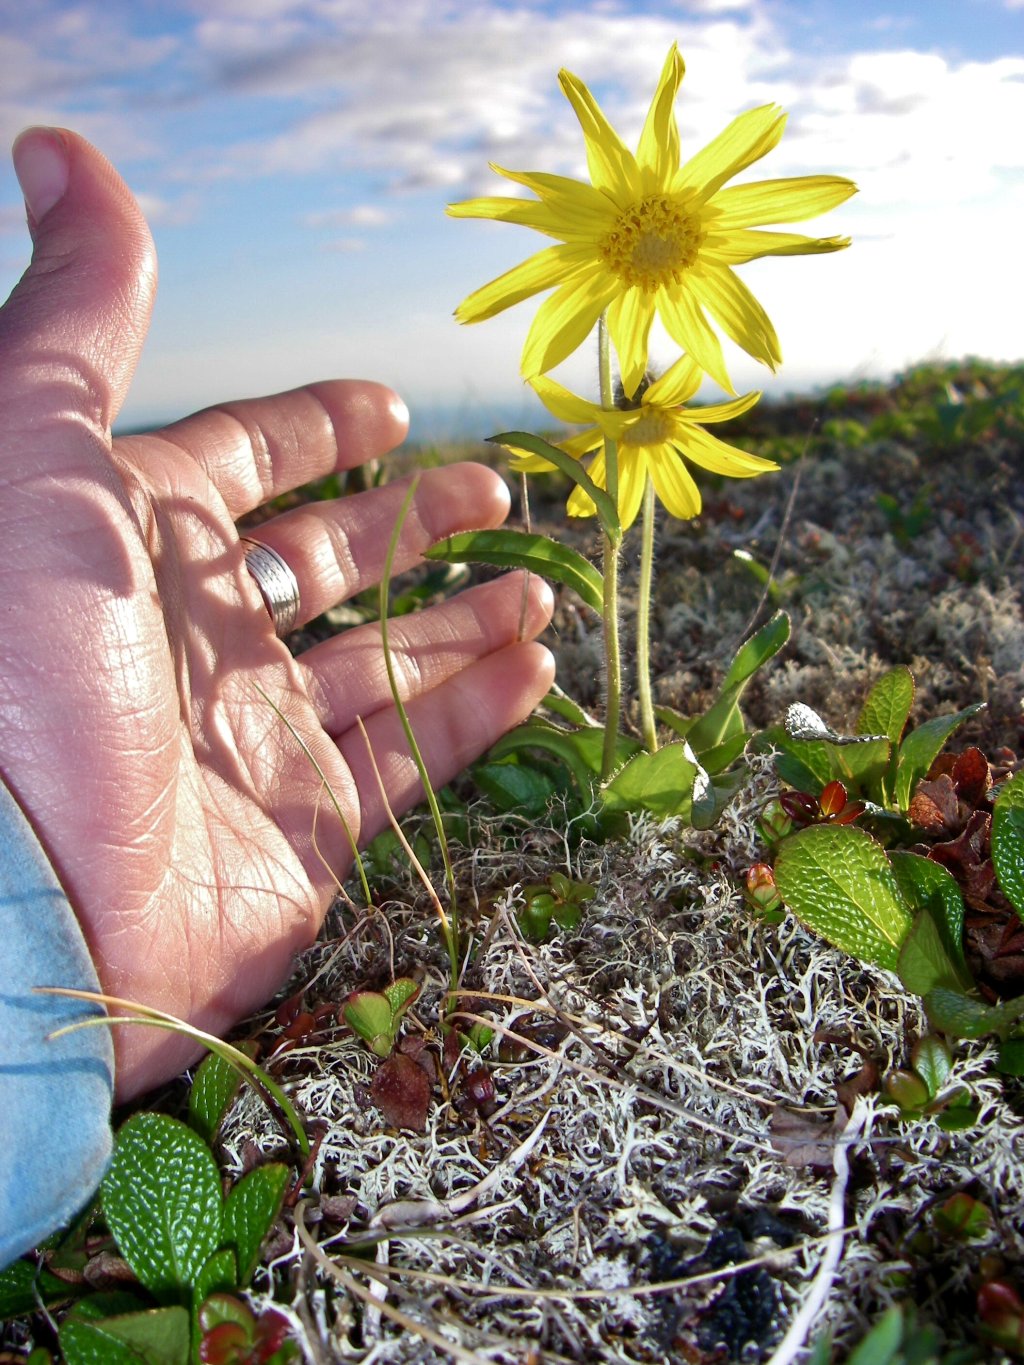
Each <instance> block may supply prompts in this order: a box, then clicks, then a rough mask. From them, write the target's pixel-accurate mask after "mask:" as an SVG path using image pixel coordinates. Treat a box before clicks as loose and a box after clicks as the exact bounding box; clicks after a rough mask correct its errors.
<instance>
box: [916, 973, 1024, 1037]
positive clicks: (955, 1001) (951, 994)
mask: <svg viewBox="0 0 1024 1365" xmlns="http://www.w3.org/2000/svg"><path fill="white" fill-rule="evenodd" d="M924 1008H925V1013H926V1014H927V1015H928V1018H929V1019H930V1020H931V1022H932V1025H933V1026H934V1027H935V1028H937V1029H939V1030H940V1031H941V1032H942V1033H948V1034H950V1035H951V1036H952V1037H953V1038H983V1037H984V1036H985V1034H986V1033H996V1034H1001V1033H1003V1032H1004V1030H1006V1029H1009V1028H1012V1027H1013V1025H1014V1024H1016V1023H1017V1021H1018V1020H1019V1019H1024V995H1021V996H1017V998H1016V999H1014V1000H1004V1001H1003V1002H1002V1004H999V1005H983V1004H982V1003H981V1001H980V1000H973V999H972V998H971V997H970V996H969V995H964V993H963V992H962V991H954V990H950V989H948V988H947V987H945V986H939V987H937V988H936V989H935V990H933V991H929V992H928V994H927V995H926V996H925V997H924Z"/></svg>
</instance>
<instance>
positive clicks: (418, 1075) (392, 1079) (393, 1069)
mask: <svg viewBox="0 0 1024 1365" xmlns="http://www.w3.org/2000/svg"><path fill="white" fill-rule="evenodd" d="M370 1097H371V1098H372V1100H373V1102H374V1104H375V1105H376V1106H377V1108H378V1109H380V1110H381V1112H382V1113H383V1115H384V1117H385V1118H386V1119H387V1121H388V1123H390V1124H391V1126H392V1127H393V1128H411V1129H412V1130H413V1132H414V1133H422V1132H423V1130H424V1128H426V1126H427V1109H428V1107H429V1105H430V1081H429V1080H428V1079H427V1076H426V1073H425V1072H424V1070H423V1068H422V1067H421V1066H420V1065H419V1063H418V1062H415V1061H413V1059H412V1058H411V1057H406V1056H405V1055H404V1054H403V1053H401V1052H394V1053H392V1055H391V1056H390V1057H389V1058H388V1059H387V1061H386V1062H382V1063H381V1065H380V1066H379V1067H378V1068H377V1071H376V1074H375V1075H374V1078H373V1081H372V1082H371V1085H370Z"/></svg>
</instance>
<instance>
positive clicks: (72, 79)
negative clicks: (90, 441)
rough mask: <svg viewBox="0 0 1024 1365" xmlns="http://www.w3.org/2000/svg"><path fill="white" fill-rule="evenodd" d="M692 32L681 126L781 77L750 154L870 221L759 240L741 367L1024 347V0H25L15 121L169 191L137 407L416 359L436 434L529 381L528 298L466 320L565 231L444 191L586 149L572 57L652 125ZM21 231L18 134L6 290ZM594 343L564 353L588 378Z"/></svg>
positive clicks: (7, 124) (512, 408)
mask: <svg viewBox="0 0 1024 1365" xmlns="http://www.w3.org/2000/svg"><path fill="white" fill-rule="evenodd" d="M672 41H677V42H678V43H679V46H680V49H681V51H682V53H683V56H684V58H685V59H686V64H687V75H686V79H685V81H684V83H683V88H682V93H681V95H680V99H679V101H678V104H677V113H678V117H679V122H680V129H681V133H682V138H683V145H684V148H691V149H693V150H697V149H698V148H699V147H700V146H701V145H703V143H704V142H706V141H707V140H708V139H709V138H711V137H712V136H714V134H715V133H716V132H718V131H719V130H720V128H721V127H722V126H724V124H725V123H726V122H728V121H729V119H731V118H732V117H733V116H734V115H735V114H736V113H738V112H740V111H741V110H743V109H746V108H750V107H753V106H755V105H758V104H763V103H766V102H769V101H776V102H778V103H779V104H781V105H782V106H783V107H784V108H785V109H787V110H788V111H789V113H790V121H789V126H788V129H787V133H786V136H785V137H784V139H783V141H782V144H781V146H780V147H779V148H778V149H777V150H776V151H775V152H773V153H772V154H771V155H770V156H769V157H768V158H766V159H765V160H764V161H763V162H761V163H760V164H759V165H758V166H755V167H754V168H752V169H751V171H750V172H748V173H747V177H746V178H752V179H761V178H772V177H775V176H779V175H801V174H812V173H815V172H819V171H833V172H837V173H840V174H843V175H847V176H850V177H851V178H852V179H854V180H856V181H857V182H858V184H859V186H860V188H861V192H860V194H859V195H858V196H857V198H856V199H854V200H853V201H851V202H850V203H848V204H847V205H844V206H843V207H842V208H840V209H838V210H837V211H835V212H834V213H832V214H830V215H828V216H827V217H824V218H821V219H816V220H813V222H812V223H811V224H810V225H809V226H808V228H807V229H805V230H807V231H810V232H812V233H819V232H820V233H821V234H822V235H825V234H831V233H846V234H849V235H850V236H852V237H853V238H854V245H853V247H852V248H851V249H850V250H849V251H847V252H844V253H841V254H839V255H836V256H826V257H818V258H804V259H800V258H797V259H789V260H787V259H780V260H774V261H765V262H755V263H752V264H751V265H750V266H747V267H745V268H743V270H742V274H743V277H744V279H745V280H746V282H747V283H748V284H750V285H751V287H752V288H753V289H754V290H755V292H756V293H757V295H758V296H759V297H760V298H761V300H762V302H763V303H764V304H765V306H766V307H767V308H768V311H769V313H770V314H771V316H772V318H773V320H774V322H775V324H776V327H777V329H778V332H779V335H780V337H781V340H782V349H783V354H784V357H785V363H784V365H783V366H782V368H781V370H780V372H779V374H778V376H777V377H776V378H774V379H772V377H771V376H770V375H769V374H768V372H767V371H765V370H764V369H763V368H762V367H760V366H757V365H755V364H754V363H753V362H750V361H747V360H746V358H745V357H742V356H739V355H738V354H737V353H733V354H732V355H731V356H730V361H731V368H732V372H733V376H734V379H735V381H736V383H737V385H738V386H740V387H741V388H748V387H763V388H765V390H766V392H776V393H780V392H785V391H790V390H797V389H805V388H807V387H810V386H814V385H820V384H825V383H829V382H832V381H836V380H843V381H849V380H856V379H858V378H861V377H871V376H881V375H885V374H888V373H891V372H892V371H894V370H898V369H900V368H903V367H905V366H906V365H908V364H911V363H914V362H916V361H918V360H921V359H931V358H944V357H956V356H959V355H962V354H966V353H969V352H970V353H975V354H981V355H984V356H989V357H992V358H995V359H1000V360H1011V361H1014V360H1019V359H1020V358H1021V354H1022V351H1024V341H1022V335H1024V334H1022V329H1021V317H1022V314H1024V284H1022V280H1024V272H1022V270H1021V266H1020V254H1019V253H1020V248H1019V245H1016V244H1018V243H1019V242H1020V241H1021V240H1024V0H931V2H930V3H929V2H928V0H920V2H919V3H917V4H913V3H909V2H908V0H894V2H893V3H889V4H886V3H882V2H881V0H858V3H857V4H850V3H845V2H843V0H737V2H736V3H730V0H685V3H678V2H677V3H669V0H660V2H659V0H655V2H654V3H649V4H643V5H641V4H630V3H619V0H597V2H594V0H592V2H591V3H584V2H583V0H487V2H486V3H484V2H483V0H195V3H191V4H190V3H174V4H166V3H160V4H157V3H152V2H151V0H81V3H74V2H73V0H61V2H58V0H33V3H31V4H26V3H25V0H0V72H2V73H3V76H2V80H0V132H2V133H3V134H4V135H6V141H7V144H8V145H9V143H10V141H11V140H12V139H13V137H14V136H15V135H16V133H17V132H18V131H19V130H20V129H21V128H22V127H24V126H25V125H26V124H29V123H38V122H43V123H62V124H65V125H67V126H70V127H74V128H76V129H77V130H78V131H80V132H82V133H83V134H85V135H86V136H88V137H90V138H91V139H92V140H93V141H94V142H96V143H97V145H98V146H99V147H100V148H101V149H102V150H103V151H104V152H105V153H106V154H107V155H108V156H109V157H110V158H111V159H112V160H113V161H114V162H115V164H116V165H117V166H118V167H119V169H120V170H121V171H122V173H123V174H124V175H125V177H126V179H127V180H128V182H129V184H130V185H131V186H132V188H133V189H134V190H135V192H136V193H137V194H138V196H139V198H140V200H141V202H142V203H143V205H144V207H145V208H146V211H147V213H148V215H149V217H150V221H151V223H152V225H153V230H154V234H155V237H156V242H157V249H158V253H159V257H160V280H161V282H160V294H159V298H158V301H157V310H156V315H155V319H154V325H153V331H152V334H151V340H150V344H149V346H148V348H147V352H146V354H145V357H144V359H143V362H142V365H141V367H140V370H139V374H138V377H137V381H136V385H135V388H134V390H133V396H132V398H131V400H130V402H129V405H128V407H127V408H126V410H125V412H124V414H123V421H124V423H125V424H129V425H131V424H138V423H145V422H151V421H155V420H163V419H166V418H169V417H173V416H177V415H180V414H181V413H183V412H186V411H189V410H191V409H193V408H195V407H198V406H202V405H204V404H206V403H209V402H214V401H216V400H218V399H221V398H229V397H232V398H233V397H239V396H243V395H247V394H255V393H261V392H270V391H274V390H276V389H280V388H285V387H289V386H291V385H293V384H298V383H301V382H304V381H305V380H308V379H314V378H323V377H327V376H334V375H359V376H363V377H367V378H376V379H381V380H384V381H386V382H388V383H390V384H392V385H394V386H395V387H396V388H397V389H398V390H399V391H400V392H401V393H402V394H403V396H404V397H405V398H406V399H407V401H408V402H409V404H410V407H411V408H412V410H413V415H414V431H415V432H417V433H418V434H420V435H429V434H431V429H432V425H433V419H434V410H435V409H436V408H438V407H440V406H445V407H456V408H458V409H460V411H461V415H462V418H463V419H464V420H469V421H470V422H472V423H475V422H476V421H477V419H479V431H480V434H481V435H484V434H487V432H489V431H490V430H493V428H494V426H495V424H500V425H505V424H506V423H507V422H508V421H510V420H513V419H515V420H518V419H519V418H520V417H522V419H523V420H526V418H527V414H529V412H530V411H531V405H530V402H529V400H528V399H527V398H525V397H524V394H523V389H522V385H521V383H520V381H519V378H518V356H519V350H520V347H521V345H522V341H523V338H524V336H525V333H526V328H527V326H528V324H529V321H530V318H531V316H532V313H533V309H534V306H535V305H534V304H533V303H527V304H523V305H520V306H519V307H518V308H515V309H512V310H511V311H509V312H508V313H506V314H505V315H503V316H502V317H501V318H498V319H495V320H493V321H491V322H487V323H484V324H481V325H478V326H474V327H471V328H461V327H459V326H458V325H457V324H456V323H455V322H454V321H453V320H452V318H451V312H452V309H453V307H454V306H455V304H456V303H458V302H459V300H460V299H461V298H462V297H463V296H464V295H465V294H466V293H468V292H469V291H470V290H471V289H473V288H475V287H477V286H478V285H480V284H483V283H484V282H486V281H487V280H489V279H491V278H492V277H493V276H494V275H496V274H498V273H500V272H501V271H502V270H504V269H506V268H508V267H509V266H511V265H513V264H515V263H516V262H517V261H519V260H521V259H523V258H524V257H525V256H526V255H527V254H528V252H531V251H533V250H535V249H537V248H539V247H540V246H542V245H543V244H544V243H543V241H542V239H540V238H538V237H536V235H535V234H533V233H530V232H527V231H526V230H524V229H519V228H514V227H511V226H506V225H502V224H492V223H479V222H456V221H453V220H449V219H447V218H446V217H445V215H444V211H443V210H444V205H445V203H446V202H448V201H449V200H452V199H458V198H464V197H467V196H469V195H472V194H476V193H494V192H504V189H503V182H499V181H498V179H497V177H494V176H493V175H492V174H491V173H490V172H489V171H488V170H487V162H488V161H489V160H496V161H499V162H500V163H502V164H503V165H506V166H509V167H512V168H515V169H527V170H550V171H558V172H562V173H566V174H577V175H579V174H583V173H584V171H585V166H584V161H583V154H582V139H581V137H580V134H579V128H578V125H577V123H576V120H575V118H574V116H573V114H572V111H571V110H570V108H569V106H568V104H567V103H566V101H565V99H564V97H563V96H562V95H561V93H560V91H559V89H558V85H557V80H556V73H557V70H558V68H559V67H560V66H566V67H568V68H569V69H570V70H572V71H574V72H575V73H576V74H577V75H579V76H580V77H582V78H583V79H584V80H585V81H586V82H587V83H588V84H589V85H590V86H591V88H592V89H593V90H594V91H595V93H596V94H597V95H598V97H599V98H600V99H601V101H602V104H603V106H604V108H605V110H606V112H607V113H608V114H609V116H610V117H611V118H612V119H613V121H614V122H615V124H616V126H617V127H618V129H619V131H620V132H621V133H622V135H623V137H624V138H625V140H626V141H627V142H629V143H634V144H635V139H636V137H637V135H638V133H639V129H640V126H641V123H642V120H643V116H644V113H645V110H646V106H647V103H648V102H649V100H650V96H651V93H652V91H653V88H654V84H655V81H656V79H657V76H658V73H659V71H660V69H661V64H662V61H663V60H664V56H665V53H666V51H667V49H668V46H669V44H670V43H671V42H672ZM27 254H28V239H27V234H26V231H25V227H24V216H23V210H22V205H21V200H20V195H19V193H18V189H17V183H16V181H15V178H14V175H13V172H12V171H11V170H10V165H9V162H8V163H7V164H6V165H5V166H3V167H2V168H0V290H2V291H3V293H6V291H7V289H9V288H10V286H12V285H13V283H14V282H15V280H16V279H17V276H18V274H19V273H20V271H21V270H22V269H23V268H24V265H25V262H26V260H27ZM659 347H660V351H661V353H660V354H659ZM673 358H674V354H673V351H672V349H671V347H670V345H669V344H668V343H667V342H661V343H659V342H658V341H655V345H654V359H655V361H656V362H657V361H658V360H661V361H662V362H663V363H668V362H669V361H671V359H673ZM592 370H593V365H592V361H591V358H590V356H589V355H587V356H585V357H580V358H578V359H576V360H574V361H572V362H570V363H569V364H567V365H566V366H565V367H563V370H562V371H560V372H559V376H558V377H559V378H561V379H563V381H564V382H567V383H570V384H573V385H575V386H576V387H577V388H579V389H580V390H581V391H589V390H590V386H591V383H592ZM707 396H708V397H712V396H714V395H713V394H712V393H710V392H709V393H708V395H707Z"/></svg>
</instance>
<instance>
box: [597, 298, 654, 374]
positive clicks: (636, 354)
mask: <svg viewBox="0 0 1024 1365" xmlns="http://www.w3.org/2000/svg"><path fill="white" fill-rule="evenodd" d="M653 321H654V303H653V300H652V298H651V296H650V295H649V294H646V293H645V292H644V291H643V290H642V289H638V288H637V287H636V286H635V285H634V286H632V287H631V288H629V289H627V290H626V291H625V292H624V293H622V294H617V295H616V297H615V298H613V299H612V301H611V303H610V304H609V305H608V313H607V322H608V333H609V335H610V336H611V339H612V344H613V345H614V347H615V351H616V354H617V355H618V357H619V371H620V374H621V376H622V388H623V392H624V393H626V394H627V396H628V397H630V398H631V397H632V396H633V394H634V393H636V391H637V389H638V388H639V387H640V381H641V380H642V379H643V377H644V372H645V371H646V369H647V340H648V337H649V336H650V331H651V323H652V322H653Z"/></svg>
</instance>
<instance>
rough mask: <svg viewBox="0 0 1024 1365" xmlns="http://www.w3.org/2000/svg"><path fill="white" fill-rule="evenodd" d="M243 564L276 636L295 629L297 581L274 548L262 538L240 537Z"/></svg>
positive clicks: (280, 636) (297, 594) (284, 634)
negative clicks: (251, 577) (272, 624)
mask: <svg viewBox="0 0 1024 1365" xmlns="http://www.w3.org/2000/svg"><path fill="white" fill-rule="evenodd" d="M241 542H242V544H243V545H244V546H245V567H246V568H247V569H248V570H249V572H250V573H251V574H252V576H253V579H254V580H255V583H256V586H257V588H259V590H260V596H261V597H262V598H263V603H264V605H265V606H266V608H267V611H268V612H269V613H270V619H271V620H272V621H273V623H274V630H275V631H276V633H277V635H278V638H279V639H282V640H283V639H284V637H285V636H286V635H288V634H290V633H291V632H292V631H293V630H294V629H295V623H296V621H297V620H298V619H299V580H298V579H297V578H296V577H295V575H294V573H292V571H291V568H290V567H289V566H288V564H286V563H285V561H284V560H283V559H282V558H281V556H280V555H279V554H278V553H277V551H276V550H272V549H271V548H270V546H269V545H264V544H263V542H262V540H252V539H251V538H250V537H249V536H242V537H241Z"/></svg>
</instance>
